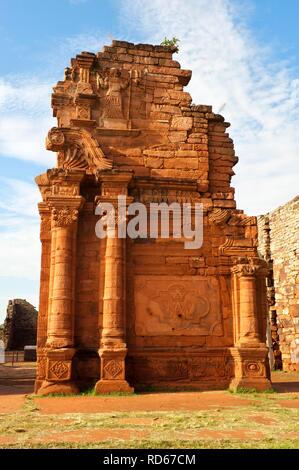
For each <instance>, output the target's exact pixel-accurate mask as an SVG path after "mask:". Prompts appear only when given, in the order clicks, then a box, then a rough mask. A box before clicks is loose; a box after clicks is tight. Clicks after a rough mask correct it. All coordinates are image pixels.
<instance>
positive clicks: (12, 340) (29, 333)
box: [4, 299, 37, 351]
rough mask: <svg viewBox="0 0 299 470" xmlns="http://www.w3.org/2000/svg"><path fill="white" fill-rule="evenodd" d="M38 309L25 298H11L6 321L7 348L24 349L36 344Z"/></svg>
mask: <svg viewBox="0 0 299 470" xmlns="http://www.w3.org/2000/svg"><path fill="white" fill-rule="evenodd" d="M36 330H37V310H36V309H35V307H34V306H33V305H31V304H30V303H29V302H27V301H26V300H24V299H14V300H9V302H8V306H7V314H6V318H5V321H4V344H5V349H6V350H8V351H11V350H22V349H24V346H27V345H35V344H36Z"/></svg>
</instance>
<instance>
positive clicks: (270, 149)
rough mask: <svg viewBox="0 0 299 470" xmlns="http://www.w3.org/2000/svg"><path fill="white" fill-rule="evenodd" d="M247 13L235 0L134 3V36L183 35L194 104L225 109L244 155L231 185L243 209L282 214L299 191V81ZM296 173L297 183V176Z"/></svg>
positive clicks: (130, 22) (126, 9) (126, 10)
mask: <svg viewBox="0 0 299 470" xmlns="http://www.w3.org/2000/svg"><path fill="white" fill-rule="evenodd" d="M247 14H248V9H247V7H245V6H244V5H242V3H238V4H237V3H236V2H234V1H229V0H185V1H184V2H181V1H180V0H172V1H171V2H165V1H164V0H152V1H151V2H147V1H146V0H127V1H124V2H123V9H122V12H121V16H122V21H123V23H124V24H126V25H127V28H128V34H130V31H131V32H132V31H135V32H137V33H138V34H140V35H141V36H142V41H148V42H151V43H156V44H159V43H160V42H161V40H162V39H163V38H164V37H165V36H167V37H173V36H176V37H178V38H179V39H180V40H181V42H180V52H179V54H178V60H179V61H180V62H181V64H182V67H184V68H191V69H192V70H193V75H192V79H191V82H190V85H189V86H188V90H189V91H190V93H191V94H192V97H193V100H194V102H196V103H198V104H200V103H201V104H211V105H213V109H214V111H216V112H217V111H218V110H219V109H220V108H222V107H223V105H224V104H225V107H224V109H223V114H224V116H225V117H226V119H227V120H228V121H229V122H231V123H232V127H231V128H230V130H229V132H230V134H231V136H232V137H233V138H234V141H235V147H236V153H237V155H239V157H240V161H239V163H238V165H237V166H236V167H235V172H236V175H237V176H235V177H234V178H233V181H232V184H233V186H235V187H236V198H237V202H238V206H239V207H240V208H242V209H244V210H245V211H246V212H247V213H250V214H258V213H263V212H267V211H269V210H272V209H275V208H276V207H277V206H278V205H280V204H282V203H284V202H286V201H287V200H289V199H291V198H292V197H293V196H295V194H296V191H297V190H298V189H297V187H298V183H297V180H298V155H297V153H298V150H297V149H298V148H299V132H298V128H299V127H298V126H299V79H298V77H294V76H293V72H292V70H291V67H290V66H289V65H288V64H287V63H279V62H275V61H273V54H272V52H273V51H271V48H270V45H269V44H265V45H264V44H262V45H261V44H258V43H257V42H256V41H255V39H254V37H253V35H252V33H251V32H250V30H249V29H248V28H247V27H246V15H247ZM296 173H297V179H296Z"/></svg>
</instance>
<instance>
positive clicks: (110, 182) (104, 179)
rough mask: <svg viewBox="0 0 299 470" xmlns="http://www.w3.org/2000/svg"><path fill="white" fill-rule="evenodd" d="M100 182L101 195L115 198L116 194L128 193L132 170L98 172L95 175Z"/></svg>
mask: <svg viewBox="0 0 299 470" xmlns="http://www.w3.org/2000/svg"><path fill="white" fill-rule="evenodd" d="M97 179H98V181H99V182H100V183H101V195H102V197H107V198H108V199H111V198H117V196H120V195H124V196H126V195H127V194H128V187H129V184H130V182H131V181H132V179H133V172H132V171H117V170H110V171H105V172H100V173H98V175H97Z"/></svg>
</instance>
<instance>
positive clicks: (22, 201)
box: [0, 178, 40, 280]
mask: <svg viewBox="0 0 299 470" xmlns="http://www.w3.org/2000/svg"><path fill="white" fill-rule="evenodd" d="M0 184H1V186H0V211H1V217H0V248H1V249H0V277H19V278H24V279H28V280H37V279H38V278H39V257H40V241H39V216H38V212H37V203H38V201H39V200H40V196H39V192H38V189H37V188H36V187H35V185H34V184H30V183H26V182H24V181H21V180H17V179H9V178H1V180H0Z"/></svg>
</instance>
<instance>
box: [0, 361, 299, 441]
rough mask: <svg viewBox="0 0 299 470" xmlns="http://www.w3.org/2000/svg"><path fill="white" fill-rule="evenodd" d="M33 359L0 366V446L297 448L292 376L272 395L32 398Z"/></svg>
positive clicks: (297, 390)
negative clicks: (25, 362) (14, 364)
mask: <svg viewBox="0 0 299 470" xmlns="http://www.w3.org/2000/svg"><path fill="white" fill-rule="evenodd" d="M34 374H35V370H34V365H33V364H26V365H24V364H22V365H21V364H18V365H16V366H15V367H13V368H12V367H9V366H7V365H0V448H7V447H9V448H10V447H12V448H16V447H18V448H40V447H46V448H65V447H67V448H75V447H83V448H101V447H102V448H163V447H166V448H171V447H172V448H184V447H186V448H299V410H298V408H299V374H298V373H282V372H275V373H273V375H272V382H273V388H274V391H273V392H272V393H238V394H232V393H230V392H229V391H226V390H225V391H216V392H215V391H212V392H176V393H161V392H159V393H158V392H157V393H153V392H151V393H142V394H134V395H125V396H104V395H102V396H82V395H78V396H75V397H70V396H66V397H38V396H34V395H33V394H32V392H33V380H34Z"/></svg>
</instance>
